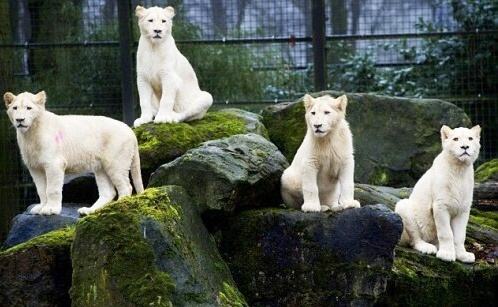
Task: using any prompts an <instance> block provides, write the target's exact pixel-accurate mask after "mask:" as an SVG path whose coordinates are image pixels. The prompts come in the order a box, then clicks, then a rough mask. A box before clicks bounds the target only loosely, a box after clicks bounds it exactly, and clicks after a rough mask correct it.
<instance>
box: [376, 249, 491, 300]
mask: <svg viewBox="0 0 498 307" xmlns="http://www.w3.org/2000/svg"><path fill="white" fill-rule="evenodd" d="M497 281H498V270H497V268H496V266H495V265H491V264H488V263H486V262H478V263H476V264H474V265H467V264H462V263H460V262H445V261H442V260H440V259H438V258H436V257H435V256H428V255H422V254H420V253H418V252H416V251H413V250H411V249H406V248H401V247H398V248H396V258H395V260H394V264H393V269H392V274H391V279H390V281H389V282H388V286H387V292H386V294H385V295H384V297H383V298H382V300H381V302H380V305H389V306H455V305H458V306H465V305H472V306H480V305H483V304H484V305H487V304H488V303H489V302H492V301H496V294H495V291H494V289H495V286H496V282H497Z"/></svg>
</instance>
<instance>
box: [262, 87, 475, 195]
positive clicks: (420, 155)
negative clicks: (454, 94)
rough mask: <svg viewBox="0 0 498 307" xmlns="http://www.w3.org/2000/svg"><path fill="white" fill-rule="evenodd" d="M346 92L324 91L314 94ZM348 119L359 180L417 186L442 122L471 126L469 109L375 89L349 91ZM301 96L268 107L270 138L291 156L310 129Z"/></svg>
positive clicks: (436, 146) (436, 145)
mask: <svg viewBox="0 0 498 307" xmlns="http://www.w3.org/2000/svg"><path fill="white" fill-rule="evenodd" d="M325 94H329V95H331V96H333V97H337V96H339V95H341V94H343V93H340V92H335V91H325V92H320V93H315V94H312V95H313V96H315V97H317V96H321V95H325ZM347 96H348V100H349V104H348V108H347V115H346V117H347V120H348V122H349V123H350V126H351V130H352V132H353V137H354V147H355V158H356V169H355V181H357V182H361V183H372V184H377V185H389V186H412V185H413V184H414V183H415V182H416V180H417V179H418V178H419V177H420V176H421V175H422V174H423V173H424V171H425V170H427V169H428V168H429V167H430V165H431V164H432V161H433V159H434V157H435V156H436V155H437V153H438V152H439V151H440V150H441V146H440V133H439V131H440V129H441V126H442V125H443V124H445V125H448V126H451V127H457V126H469V125H470V120H469V118H468V116H467V115H466V114H465V113H464V111H463V110H462V109H460V108H458V107H456V106H455V105H453V104H451V103H449V102H446V101H442V100H437V99H408V98H395V97H387V96H379V95H372V94H347ZM304 113H305V112H304V106H303V103H302V99H299V100H297V101H295V102H292V103H280V104H276V105H273V106H270V107H267V108H266V109H265V110H264V111H263V123H264V124H265V126H266V128H267V129H268V132H269V135H270V139H271V140H272V142H274V143H275V144H276V145H277V146H278V148H280V150H281V151H282V153H283V154H284V155H285V156H286V157H287V158H288V159H289V161H290V160H292V158H293V157H294V154H295V152H296V150H297V148H298V147H299V145H300V144H301V142H302V140H303V137H304V135H305V133H306V124H305V120H304Z"/></svg>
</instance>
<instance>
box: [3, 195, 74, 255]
mask: <svg viewBox="0 0 498 307" xmlns="http://www.w3.org/2000/svg"><path fill="white" fill-rule="evenodd" d="M33 206H34V205H31V206H29V207H28V208H27V209H26V211H25V212H23V213H21V214H18V215H16V217H14V219H12V227H11V229H10V231H9V234H8V235H7V239H6V240H5V242H4V243H3V246H2V247H3V248H9V247H12V246H14V245H17V244H20V243H22V242H26V241H28V240H30V239H32V238H35V237H38V236H40V235H42V234H44V233H48V232H50V231H52V230H56V229H60V228H64V227H66V226H69V225H72V224H75V223H76V221H77V220H78V218H79V213H78V208H79V207H80V206H79V205H77V204H68V203H65V204H63V206H62V212H61V214H59V215H33V214H29V211H30V210H31V208H32V207H33Z"/></svg>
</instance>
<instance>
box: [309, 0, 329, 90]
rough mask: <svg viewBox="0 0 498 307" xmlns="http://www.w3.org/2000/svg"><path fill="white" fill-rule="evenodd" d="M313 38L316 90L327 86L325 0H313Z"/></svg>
mask: <svg viewBox="0 0 498 307" xmlns="http://www.w3.org/2000/svg"><path fill="white" fill-rule="evenodd" d="M311 14H312V18H311V19H312V24H311V30H312V38H313V67H314V84H315V91H323V90H325V88H326V81H325V80H326V74H327V71H326V67H325V1H324V0H311Z"/></svg>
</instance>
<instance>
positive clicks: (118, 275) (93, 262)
mask: <svg viewBox="0 0 498 307" xmlns="http://www.w3.org/2000/svg"><path fill="white" fill-rule="evenodd" d="M72 262H73V268H74V269H73V284H72V287H71V299H72V304H73V306H246V303H245V300H244V298H243V296H242V295H241V294H240V293H239V291H238V290H237V288H236V286H235V284H234V282H233V280H232V277H231V275H230V272H229V270H228V268H227V266H226V264H225V263H224V262H223V260H222V258H221V257H220V255H219V253H218V251H217V249H216V246H215V243H214V240H213V238H212V237H211V236H210V235H209V233H208V232H207V230H206V229H205V228H204V226H203V224H202V221H201V219H200V217H199V214H198V213H197V211H196V207H195V206H194V205H193V203H192V201H191V199H190V198H189V197H188V195H187V194H186V193H185V191H184V190H183V189H182V188H180V187H177V186H167V187H161V188H157V189H147V190H146V191H145V192H144V193H142V194H140V195H137V196H132V197H126V198H123V199H121V200H119V201H117V202H114V203H111V204H110V205H108V206H106V207H105V208H103V209H102V210H100V211H99V212H98V213H96V214H94V215H90V216H88V217H86V218H84V219H83V220H82V221H81V222H80V223H78V225H77V227H76V236H75V240H74V244H73V247H72Z"/></svg>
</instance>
